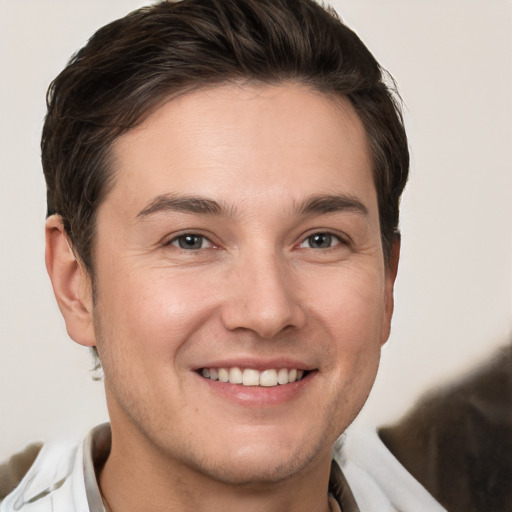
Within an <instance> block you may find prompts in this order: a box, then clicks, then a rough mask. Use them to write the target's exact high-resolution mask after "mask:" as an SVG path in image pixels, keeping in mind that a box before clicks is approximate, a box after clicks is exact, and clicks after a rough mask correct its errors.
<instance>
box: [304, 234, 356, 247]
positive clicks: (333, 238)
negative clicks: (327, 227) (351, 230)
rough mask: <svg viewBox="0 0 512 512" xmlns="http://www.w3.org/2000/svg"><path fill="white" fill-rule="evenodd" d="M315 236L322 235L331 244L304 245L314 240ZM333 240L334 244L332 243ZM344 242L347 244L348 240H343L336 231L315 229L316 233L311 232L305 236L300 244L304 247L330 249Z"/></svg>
mask: <svg viewBox="0 0 512 512" xmlns="http://www.w3.org/2000/svg"><path fill="white" fill-rule="evenodd" d="M315 237H317V238H320V237H323V239H324V240H327V242H328V244H329V246H328V247H304V244H306V243H308V242H310V243H311V242H312V241H313V240H314V239H315ZM333 242H335V243H334V245H333V244H332V243H333ZM342 244H345V245H346V241H345V240H343V239H342V238H341V237H340V236H339V235H336V234H334V233H331V232H329V231H315V232H314V233H311V234H310V235H308V236H307V237H306V238H304V239H303V240H302V242H301V243H300V244H299V247H300V248H301V249H302V248H304V249H315V250H322V249H323V250H328V249H333V248H334V247H336V246H338V245H342Z"/></svg>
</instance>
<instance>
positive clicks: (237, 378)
mask: <svg viewBox="0 0 512 512" xmlns="http://www.w3.org/2000/svg"><path fill="white" fill-rule="evenodd" d="M229 382H231V384H242V370H240V368H238V367H236V366H235V367H234V368H231V369H230V370H229Z"/></svg>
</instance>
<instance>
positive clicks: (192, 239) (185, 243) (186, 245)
mask: <svg viewBox="0 0 512 512" xmlns="http://www.w3.org/2000/svg"><path fill="white" fill-rule="evenodd" d="M179 244H180V247H181V248H182V249H200V248H201V245H202V240H201V237H200V236H196V235H185V236H182V237H181V238H180V240H179Z"/></svg>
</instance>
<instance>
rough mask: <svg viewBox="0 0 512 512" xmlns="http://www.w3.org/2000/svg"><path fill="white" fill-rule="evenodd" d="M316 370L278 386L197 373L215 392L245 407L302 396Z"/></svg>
mask: <svg viewBox="0 0 512 512" xmlns="http://www.w3.org/2000/svg"><path fill="white" fill-rule="evenodd" d="M315 375H316V372H308V373H307V374H306V375H305V376H304V377H303V378H302V379H301V380H299V381H297V382H291V383H289V384H282V385H278V386H271V387H265V386H244V385H242V384H230V383H229V382H220V381H218V380H212V379H207V378H204V377H202V376H201V375H199V374H198V375H197V377H198V378H199V379H201V381H202V382H203V383H204V384H205V385H207V386H208V387H209V389H210V390H211V391H212V392H214V393H215V394H218V395H221V396H222V397H223V398H226V399H228V400H230V401H231V402H234V403H236V404H239V405H243V406H245V407H271V406H278V405H282V404H285V403H286V402H289V401H291V400H294V399H296V398H297V397H298V396H300V395H301V394H302V393H303V392H304V390H305V389H306V388H307V387H308V386H309V385H310V384H311V382H312V380H313V379H314V377H315Z"/></svg>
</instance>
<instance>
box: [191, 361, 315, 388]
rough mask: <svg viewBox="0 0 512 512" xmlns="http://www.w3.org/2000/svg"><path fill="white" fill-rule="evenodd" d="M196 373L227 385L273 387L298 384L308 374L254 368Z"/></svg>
mask: <svg viewBox="0 0 512 512" xmlns="http://www.w3.org/2000/svg"><path fill="white" fill-rule="evenodd" d="M198 373H199V375H201V376H202V377H204V378H205V379H210V380H217V381H219V382H225V383H229V384H239V385H241V386H263V387H274V386H284V385H286V384H292V383H293V382H298V381H300V380H302V379H303V378H304V377H306V376H307V375H308V373H309V372H308V371H305V370H298V369H296V368H279V369H273V368H271V369H267V370H262V371H259V370H256V369H254V368H245V369H242V368H239V367H238V366H235V367H233V368H201V369H200V370H199V371H198Z"/></svg>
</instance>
